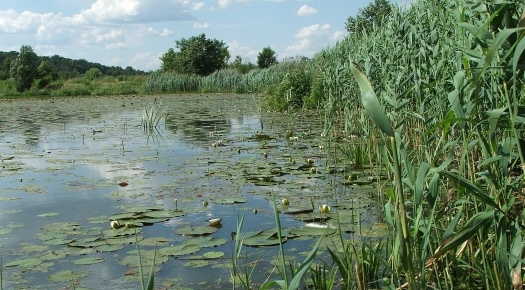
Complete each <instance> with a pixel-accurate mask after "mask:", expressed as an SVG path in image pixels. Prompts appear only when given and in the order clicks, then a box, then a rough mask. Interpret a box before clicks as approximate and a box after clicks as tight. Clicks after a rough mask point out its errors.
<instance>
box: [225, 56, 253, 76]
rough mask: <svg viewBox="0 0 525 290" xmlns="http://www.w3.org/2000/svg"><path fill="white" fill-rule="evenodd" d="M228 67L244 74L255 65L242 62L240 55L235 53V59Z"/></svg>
mask: <svg viewBox="0 0 525 290" xmlns="http://www.w3.org/2000/svg"><path fill="white" fill-rule="evenodd" d="M228 67H229V68H231V69H235V70H237V72H238V73H240V74H246V73H248V72H249V71H251V70H252V69H254V68H255V67H256V66H255V65H254V64H253V63H251V62H248V63H243V60H242V57H241V56H240V55H237V56H236V57H235V60H234V61H233V62H232V63H231V64H230V65H229V66H228Z"/></svg>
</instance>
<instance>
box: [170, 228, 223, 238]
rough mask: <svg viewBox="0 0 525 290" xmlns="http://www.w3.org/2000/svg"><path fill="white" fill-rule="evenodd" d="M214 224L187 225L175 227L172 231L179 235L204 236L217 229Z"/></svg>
mask: <svg viewBox="0 0 525 290" xmlns="http://www.w3.org/2000/svg"><path fill="white" fill-rule="evenodd" d="M218 230H219V228H218V227H216V226H189V227H183V228H178V229H175V230H174V232H175V233H176V234H179V235H181V236H204V235H210V234H213V233H215V232H216V231H218Z"/></svg>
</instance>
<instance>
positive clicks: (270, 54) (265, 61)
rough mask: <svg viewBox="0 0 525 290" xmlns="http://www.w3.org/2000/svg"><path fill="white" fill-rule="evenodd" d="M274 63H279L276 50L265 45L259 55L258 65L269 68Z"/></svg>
mask: <svg viewBox="0 0 525 290" xmlns="http://www.w3.org/2000/svg"><path fill="white" fill-rule="evenodd" d="M274 64H277V57H276V56H275V51H274V50H273V49H272V48H271V47H269V46H268V47H265V48H263V50H262V51H261V52H259V55H257V65H258V66H259V67H260V68H267V67H270V66H272V65H274Z"/></svg>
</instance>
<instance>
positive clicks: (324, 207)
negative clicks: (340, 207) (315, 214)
mask: <svg viewBox="0 0 525 290" xmlns="http://www.w3.org/2000/svg"><path fill="white" fill-rule="evenodd" d="M319 211H320V212H321V213H330V206H329V205H327V204H323V205H322V206H320V207H319Z"/></svg>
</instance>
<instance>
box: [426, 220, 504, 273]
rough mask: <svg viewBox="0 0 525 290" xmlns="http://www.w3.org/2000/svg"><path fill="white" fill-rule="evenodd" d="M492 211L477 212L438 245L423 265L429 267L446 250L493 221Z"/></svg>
mask: <svg viewBox="0 0 525 290" xmlns="http://www.w3.org/2000/svg"><path fill="white" fill-rule="evenodd" d="M494 213H495V212H494V211H493V210H490V211H483V212H478V213H476V214H475V215H473V216H472V218H471V219H470V220H469V221H468V222H467V223H466V224H465V225H464V226H463V228H461V229H460V230H459V231H458V232H457V233H456V234H454V235H453V236H452V237H451V238H449V239H446V240H445V241H443V242H442V243H441V245H440V246H439V247H438V249H437V250H436V252H435V253H434V255H432V257H431V258H430V259H429V260H428V261H427V262H426V264H425V266H426V267H429V266H430V265H432V263H433V262H435V261H436V260H437V259H439V258H440V257H441V256H442V255H443V254H445V253H446V252H448V251H450V250H452V249H454V248H456V247H458V246H459V245H461V244H463V243H464V242H465V241H467V240H469V239H471V238H472V237H473V236H474V235H475V234H476V233H477V232H478V231H479V230H480V229H481V228H482V227H485V226H490V225H491V224H492V222H493V221H494Z"/></svg>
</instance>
